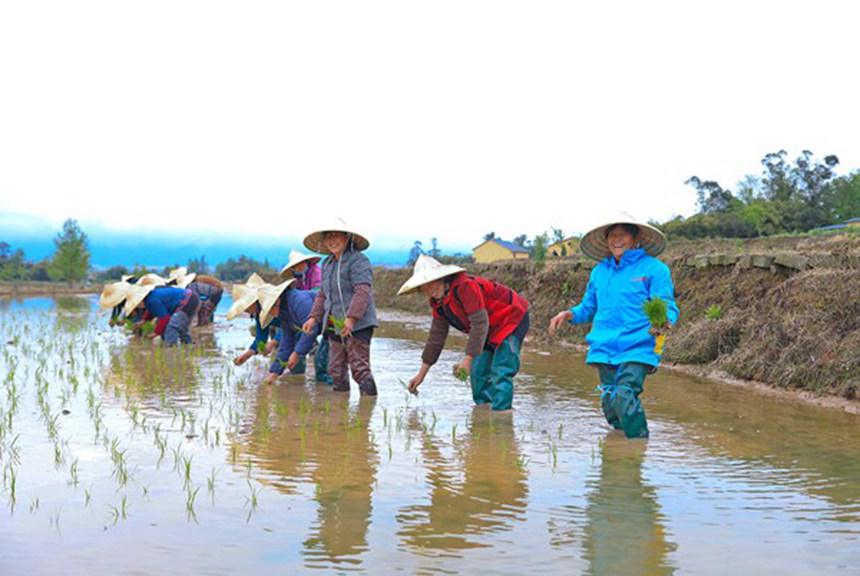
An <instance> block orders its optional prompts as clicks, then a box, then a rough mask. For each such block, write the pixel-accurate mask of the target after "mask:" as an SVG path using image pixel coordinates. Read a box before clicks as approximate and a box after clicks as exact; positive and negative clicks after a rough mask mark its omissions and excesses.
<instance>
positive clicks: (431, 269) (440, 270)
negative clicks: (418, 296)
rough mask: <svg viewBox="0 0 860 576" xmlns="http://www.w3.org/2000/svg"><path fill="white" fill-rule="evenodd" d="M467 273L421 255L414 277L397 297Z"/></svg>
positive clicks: (399, 291) (404, 284)
mask: <svg viewBox="0 0 860 576" xmlns="http://www.w3.org/2000/svg"><path fill="white" fill-rule="evenodd" d="M465 271H466V269H465V268H460V267H459V266H454V265H452V264H442V263H440V262H438V261H437V260H435V259H433V258H431V257H430V256H426V255H424V254H420V255H419V256H418V260H416V261H415V267H414V268H413V272H412V276H411V277H410V278H409V280H407V281H406V282H404V283H403V286H401V287H400V290H398V291H397V295H398V296H399V295H401V294H408V293H409V292H412V291H414V290H417V289H418V288H420V287H421V286H424V285H425V284H429V283H430V282H433V281H434V280H440V279H442V278H445V277H447V276H453V275H454V274H458V273H460V272H465Z"/></svg>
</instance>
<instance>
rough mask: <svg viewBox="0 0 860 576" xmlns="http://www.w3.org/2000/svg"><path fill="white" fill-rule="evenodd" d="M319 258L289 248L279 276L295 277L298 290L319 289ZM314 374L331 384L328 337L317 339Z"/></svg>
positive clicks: (323, 381)
mask: <svg viewBox="0 0 860 576" xmlns="http://www.w3.org/2000/svg"><path fill="white" fill-rule="evenodd" d="M320 260H321V258H320V257H319V256H312V255H308V254H303V253H301V252H299V251H298V250H290V260H289V262H287V265H286V266H284V268H283V270H281V278H282V279H283V280H289V279H291V278H295V280H296V285H295V287H296V288H298V289H299V290H319V288H320V284H321V283H322V270H321V269H320V267H319V262H320ZM314 375H315V378H316V381H317V382H322V383H324V384H328V385H331V378H329V375H328V338H326V337H325V336H323V337H321V338H320V339H319V344H318V345H317V351H316V354H314Z"/></svg>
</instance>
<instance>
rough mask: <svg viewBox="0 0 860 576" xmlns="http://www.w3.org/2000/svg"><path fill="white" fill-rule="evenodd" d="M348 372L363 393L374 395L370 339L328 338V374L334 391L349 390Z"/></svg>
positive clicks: (374, 385)
mask: <svg viewBox="0 0 860 576" xmlns="http://www.w3.org/2000/svg"><path fill="white" fill-rule="evenodd" d="M349 372H352V377H353V378H354V379H355V381H356V382H358V388H359V390H360V391H361V393H362V394H363V395H367V396H376V382H375V381H374V379H373V373H372V372H371V370H370V339H369V338H368V339H367V340H366V341H365V339H364V338H356V337H354V336H353V337H351V338H344V339H341V338H340V337H334V338H330V339H329V353H328V375H329V377H330V378H331V382H332V386H333V388H334V390H335V391H336V392H349Z"/></svg>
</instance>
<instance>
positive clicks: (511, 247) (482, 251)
mask: <svg viewBox="0 0 860 576" xmlns="http://www.w3.org/2000/svg"><path fill="white" fill-rule="evenodd" d="M472 258H473V259H474V260H475V263H476V264H487V263H489V262H498V261H499V260H528V259H529V251H528V250H526V249H525V248H523V247H522V246H517V245H516V244H514V243H512V242H505V241H504V240H499V239H498V238H491V239H490V240H486V241H485V242H483V243H482V244H480V245H478V246H476V247H475V248H473V249H472Z"/></svg>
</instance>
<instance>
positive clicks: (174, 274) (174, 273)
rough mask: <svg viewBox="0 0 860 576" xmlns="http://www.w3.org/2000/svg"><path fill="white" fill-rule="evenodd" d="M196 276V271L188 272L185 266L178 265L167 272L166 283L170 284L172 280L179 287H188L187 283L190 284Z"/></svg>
mask: <svg viewBox="0 0 860 576" xmlns="http://www.w3.org/2000/svg"><path fill="white" fill-rule="evenodd" d="M196 277H197V273H196V272H191V273H190V274H189V273H188V269H187V268H186V267H185V266H180V267H179V268H174V269H173V270H171V271H170V272H168V273H167V283H168V284H170V283H171V282H173V283H174V284H176V285H177V286H179V287H180V288H188V285H189V284H191V283H192V282H193V281H194V278H196Z"/></svg>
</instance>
